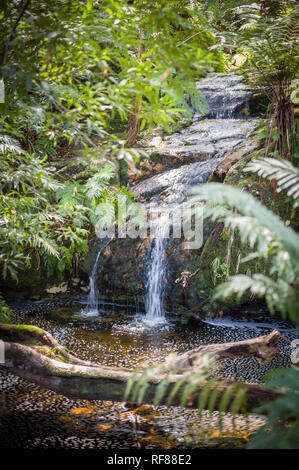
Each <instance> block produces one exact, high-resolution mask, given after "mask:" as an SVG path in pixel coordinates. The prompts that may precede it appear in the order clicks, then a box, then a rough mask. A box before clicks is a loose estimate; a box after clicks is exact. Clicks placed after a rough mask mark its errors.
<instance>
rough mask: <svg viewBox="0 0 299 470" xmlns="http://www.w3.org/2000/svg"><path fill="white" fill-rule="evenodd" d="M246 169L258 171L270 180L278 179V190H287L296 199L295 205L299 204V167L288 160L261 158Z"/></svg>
mask: <svg viewBox="0 0 299 470" xmlns="http://www.w3.org/2000/svg"><path fill="white" fill-rule="evenodd" d="M244 171H250V172H253V173H257V174H258V175H259V176H261V177H263V178H267V179H268V180H271V179H276V180H277V185H278V188H277V192H280V191H282V190H286V191H287V195H288V196H290V197H292V198H293V199H294V200H295V203H294V207H298V206H299V168H297V167H295V166H294V165H292V164H291V163H290V162H289V161H288V160H282V159H280V158H279V159H275V158H261V159H258V160H254V161H252V162H250V163H249V165H247V167H246V168H245V169H244Z"/></svg>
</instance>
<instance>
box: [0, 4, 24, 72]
mask: <svg viewBox="0 0 299 470" xmlns="http://www.w3.org/2000/svg"><path fill="white" fill-rule="evenodd" d="M30 1H31V0H26V1H25V3H24V5H23V7H22V9H21V11H20V13H19V14H18V17H17V19H16V21H15V23H14V25H13V27H12V28H11V30H10V33H9V36H8V39H7V41H6V42H5V46H4V49H3V52H2V57H1V60H0V65H1V67H3V65H5V62H6V59H7V54H8V49H9V45H8V43H9V42H11V41H12V39H13V37H14V34H15V31H16V29H17V27H18V24H19V23H20V21H21V19H22V17H23V16H24V13H25V11H26V10H27V8H28V6H29V3H30Z"/></svg>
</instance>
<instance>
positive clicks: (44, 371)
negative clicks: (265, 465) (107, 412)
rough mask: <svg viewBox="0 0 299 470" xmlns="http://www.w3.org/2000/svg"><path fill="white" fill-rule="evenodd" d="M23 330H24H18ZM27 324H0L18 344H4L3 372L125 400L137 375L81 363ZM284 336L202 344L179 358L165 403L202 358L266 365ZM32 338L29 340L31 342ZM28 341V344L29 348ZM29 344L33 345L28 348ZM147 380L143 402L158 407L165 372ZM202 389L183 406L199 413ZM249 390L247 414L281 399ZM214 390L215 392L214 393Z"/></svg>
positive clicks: (58, 388) (73, 392) (69, 391)
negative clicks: (251, 359)
mask: <svg viewBox="0 0 299 470" xmlns="http://www.w3.org/2000/svg"><path fill="white" fill-rule="evenodd" d="M20 327H21V328H20ZM26 327H27V325H5V327H3V325H0V336H1V337H2V338H4V337H6V339H7V338H8V337H9V338H10V339H11V340H16V339H17V340H18V341H21V342H23V343H24V344H20V342H14V341H4V347H5V351H4V352H5V362H4V364H0V368H1V369H2V370H5V371H7V372H10V373H12V374H14V375H16V376H18V377H21V378H23V379H25V380H27V381H29V382H33V383H35V384H37V385H39V386H40V387H42V388H47V389H50V390H52V391H54V392H56V393H58V394H60V395H64V396H67V397H72V398H80V399H88V400H110V401H123V400H124V394H125V389H126V385H127V381H128V380H129V379H130V378H131V377H132V376H133V373H134V372H133V371H132V370H129V369H124V368H117V367H108V366H102V365H98V364H94V363H91V362H88V361H81V360H78V359H77V358H75V360H74V356H73V355H71V354H70V353H68V352H67V351H66V350H65V349H64V348H63V347H62V346H60V345H59V344H58V343H57V341H56V340H55V339H54V338H53V337H52V336H51V335H50V334H49V333H47V332H44V330H41V329H36V330H37V331H36V336H35V334H34V329H35V327H30V332H29V333H24V330H25V329H26ZM279 336H280V333H279V331H278V330H274V331H273V332H272V333H270V335H267V336H261V337H258V338H252V339H250V340H244V341H240V342H234V343H224V344H216V345H213V344H212V345H203V346H200V347H199V348H196V349H194V350H192V351H188V352H187V353H184V354H181V355H179V356H178V358H177V362H176V364H175V366H176V368H177V369H179V373H177V371H176V373H175V374H171V373H170V374H168V373H167V378H168V385H167V387H166V390H165V394H164V399H163V400H162V402H161V404H167V399H168V396H169V394H170V393H171V390H172V388H173V386H174V385H175V383H176V382H177V381H178V380H179V379H180V378H181V377H182V373H184V372H185V371H188V370H189V371H190V370H192V365H194V364H195V363H196V360H197V359H198V358H199V357H200V355H203V354H207V353H208V354H211V353H212V354H213V355H214V356H215V357H216V358H218V359H219V358H220V359H222V358H227V357H235V356H236V355H245V356H246V355H250V356H252V355H254V357H256V358H257V359H258V360H260V361H262V362H263V363H265V361H269V360H271V359H270V358H271V357H273V355H274V354H275V353H276V352H277V345H278V339H279ZM29 337H30V339H29V340H28V338H29ZM28 341H29V345H28ZM30 342H31V343H30ZM25 343H26V344H25ZM159 370H161V371H162V372H161V373H159V374H157V375H156V376H154V377H152V378H151V379H150V380H149V383H148V388H147V390H146V393H145V395H144V398H143V400H142V401H143V403H148V404H152V403H154V398H155V392H156V389H157V386H158V385H159V383H160V382H161V380H163V379H164V378H165V377H166V373H165V372H167V368H166V367H165V368H164V370H163V363H162V367H161V369H159ZM230 385H231V382H225V381H223V382H221V383H220V384H217V389H218V391H219V396H218V399H217V401H216V404H215V409H217V407H218V406H219V403H220V400H221V397H222V396H223V394H224V393H225V392H226V390H227V389H228V387H229V386H230ZM203 387H204V384H203V385H202V386H201V385H200V386H198V388H197V389H196V390H195V391H193V392H192V394H190V397H189V399H188V401H187V403H186V405H185V406H187V407H189V408H197V406H198V400H199V397H200V393H201V391H202V389H203ZM242 387H244V388H245V390H246V399H247V404H246V411H247V412H251V411H252V410H253V409H254V408H256V407H258V406H259V405H260V404H262V403H266V402H269V401H271V400H274V399H275V398H278V397H279V396H280V394H279V393H278V392H276V391H273V390H264V389H262V388H261V387H260V386H259V385H256V384H242ZM212 390H213V389H211V391H212ZM180 402H181V398H180V396H179V395H176V396H175V397H174V399H173V401H172V405H180Z"/></svg>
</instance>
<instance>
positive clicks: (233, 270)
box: [197, 149, 299, 306]
mask: <svg viewBox="0 0 299 470" xmlns="http://www.w3.org/2000/svg"><path fill="white" fill-rule="evenodd" d="M263 153H264V150H263V149H261V150H257V151H255V152H253V153H251V154H249V155H246V156H245V157H243V158H242V159H241V160H240V161H239V162H237V163H236V164H235V165H234V166H233V167H232V168H231V169H230V170H229V171H228V173H227V175H226V177H225V179H224V184H228V185H230V186H234V187H237V188H239V189H241V190H242V191H247V192H249V193H250V194H252V195H253V196H254V197H255V198H256V199H258V200H259V201H260V202H261V203H262V204H264V205H265V206H266V207H267V208H268V209H270V210H271V211H272V212H274V213H275V214H277V215H278V216H279V217H280V218H281V219H282V220H284V221H289V223H290V225H291V226H292V227H293V228H294V229H297V228H298V226H299V218H298V212H297V214H295V216H294V215H293V210H292V206H291V204H289V203H288V202H287V201H286V194H285V193H284V192H281V193H277V192H276V191H275V189H273V186H271V184H270V182H269V181H268V180H266V179H264V178H259V177H258V176H257V175H255V174H252V173H248V172H244V171H243V170H244V168H245V167H246V166H247V164H248V163H249V162H250V161H251V160H253V159H256V158H259V157H261V156H263ZM230 237H231V235H230V234H229V233H228V231H227V229H225V228H224V225H223V223H218V224H216V226H215V227H214V228H213V230H212V231H211V232H210V235H209V236H208V238H207V240H206V241H205V244H204V247H203V250H202V252H201V256H200V267H201V269H200V273H199V275H198V277H197V288H198V291H205V292H206V295H207V297H210V295H212V292H213V290H214V288H215V286H216V285H218V284H220V283H222V282H224V281H225V280H226V279H227V275H230V276H231V275H235V274H249V275H250V274H251V273H254V272H262V273H264V274H267V272H268V270H269V267H270V261H267V260H260V259H254V260H251V261H249V262H247V263H240V259H241V258H244V256H245V255H246V254H248V253H249V252H250V251H251V250H250V248H249V246H248V247H247V249H246V246H244V245H242V244H241V241H240V238H239V236H238V234H237V233H235V234H234V239H233V241H231V238H230ZM215 260H218V264H219V266H218V270H217V271H216V269H213V263H214V261H215ZM255 300H256V299H254V298H253V296H252V295H251V294H249V293H248V294H246V295H244V296H243V298H242V303H244V302H245V303H247V302H252V301H255ZM223 305H224V306H225V305H227V306H230V305H232V304H231V302H230V301H227V302H224V303H223Z"/></svg>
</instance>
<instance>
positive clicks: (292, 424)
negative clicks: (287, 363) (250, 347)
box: [248, 366, 299, 449]
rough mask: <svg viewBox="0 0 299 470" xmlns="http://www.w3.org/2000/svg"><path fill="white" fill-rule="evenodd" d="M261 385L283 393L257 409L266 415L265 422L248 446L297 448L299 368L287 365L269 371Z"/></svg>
mask: <svg viewBox="0 0 299 470" xmlns="http://www.w3.org/2000/svg"><path fill="white" fill-rule="evenodd" d="M264 388H270V389H273V388H277V389H278V390H279V391H282V390H283V392H284V394H283V396H282V397H280V398H277V399H276V400H273V401H271V402H270V403H267V404H265V405H263V406H261V407H260V408H258V409H257V410H256V411H257V412H262V413H266V414H267V422H266V423H265V425H264V426H262V427H261V428H260V429H259V430H258V431H257V433H256V434H255V435H254V436H253V438H252V440H251V442H250V443H249V446H248V447H249V448H250V449H256V448H258V449H269V448H270V449H299V443H298V434H299V413H298V410H299V369H298V368H297V367H295V366H294V367H290V368H285V369H278V370H276V371H274V372H270V373H269V374H267V376H266V377H265V384H264Z"/></svg>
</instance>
